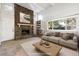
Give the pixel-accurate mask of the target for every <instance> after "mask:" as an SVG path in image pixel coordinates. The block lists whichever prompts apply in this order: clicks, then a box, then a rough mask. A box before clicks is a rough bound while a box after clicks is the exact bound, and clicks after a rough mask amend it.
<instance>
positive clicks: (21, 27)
mask: <svg viewBox="0 0 79 59" xmlns="http://www.w3.org/2000/svg"><path fill="white" fill-rule="evenodd" d="M14 10H15V35H14V36H15V39H24V38H27V37H30V36H32V35H33V11H32V10H30V9H27V8H25V7H22V6H20V5H18V4H14ZM20 13H23V14H24V15H29V16H30V18H29V19H27V21H29V23H27V22H21V21H20V18H21V17H20V16H21V15H20ZM21 19H23V18H21ZM24 19H26V18H24Z"/></svg>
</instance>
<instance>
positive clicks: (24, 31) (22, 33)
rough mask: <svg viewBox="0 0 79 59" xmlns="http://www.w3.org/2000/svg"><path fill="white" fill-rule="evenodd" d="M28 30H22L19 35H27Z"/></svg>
mask: <svg viewBox="0 0 79 59" xmlns="http://www.w3.org/2000/svg"><path fill="white" fill-rule="evenodd" d="M29 34H30V31H29V30H22V31H21V35H29Z"/></svg>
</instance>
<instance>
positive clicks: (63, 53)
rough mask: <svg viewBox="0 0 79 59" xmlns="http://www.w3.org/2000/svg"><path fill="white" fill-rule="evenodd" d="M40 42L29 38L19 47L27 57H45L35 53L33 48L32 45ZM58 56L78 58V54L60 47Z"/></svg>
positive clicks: (38, 39) (37, 39)
mask: <svg viewBox="0 0 79 59" xmlns="http://www.w3.org/2000/svg"><path fill="white" fill-rule="evenodd" d="M40 40H41V38H38V37H33V38H29V41H27V42H24V43H22V44H21V46H22V48H23V49H24V50H25V52H26V53H27V54H28V55H29V56H45V54H44V53H41V52H39V51H37V50H36V49H35V47H34V46H33V44H34V43H36V42H39V41H40ZM59 56H78V52H77V51H74V50H72V49H69V48H66V47H62V49H61V51H60V52H59Z"/></svg>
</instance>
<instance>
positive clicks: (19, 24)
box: [17, 23, 33, 27]
mask: <svg viewBox="0 0 79 59" xmlns="http://www.w3.org/2000/svg"><path fill="white" fill-rule="evenodd" d="M17 25H18V26H19V27H20V26H21V25H26V26H33V24H21V23H17Z"/></svg>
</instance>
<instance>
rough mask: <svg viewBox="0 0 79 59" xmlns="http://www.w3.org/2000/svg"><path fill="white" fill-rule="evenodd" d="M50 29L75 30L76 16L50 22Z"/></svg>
mask: <svg viewBox="0 0 79 59" xmlns="http://www.w3.org/2000/svg"><path fill="white" fill-rule="evenodd" d="M48 29H49V30H74V29H76V18H75V17H72V18H66V19H59V20H53V21H49V22H48Z"/></svg>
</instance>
